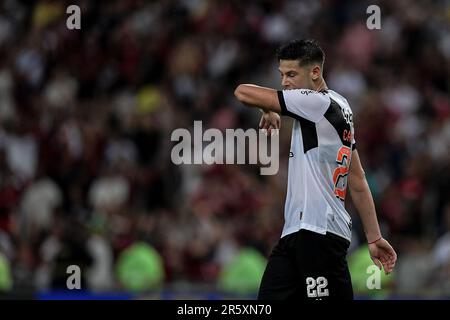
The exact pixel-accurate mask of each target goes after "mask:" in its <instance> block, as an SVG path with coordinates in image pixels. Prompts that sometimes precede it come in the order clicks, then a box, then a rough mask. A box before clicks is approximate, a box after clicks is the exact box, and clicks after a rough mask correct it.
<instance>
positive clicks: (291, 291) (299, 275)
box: [234, 40, 397, 300]
mask: <svg viewBox="0 0 450 320" xmlns="http://www.w3.org/2000/svg"><path fill="white" fill-rule="evenodd" d="M277 54H278V61H279V71H280V75H281V79H282V80H281V84H282V86H283V90H280V91H277V90H275V89H270V88H265V87H260V86H257V85H252V84H241V85H239V86H238V87H237V88H236V90H235V92H234V94H235V96H236V98H237V99H238V100H239V101H241V102H242V103H243V104H244V105H246V106H249V107H256V108H260V109H261V110H262V111H263V116H262V119H261V122H260V127H261V128H264V129H277V128H279V126H280V117H279V115H278V114H281V115H286V116H290V117H292V118H293V119H294V123H293V128H292V137H291V150H290V154H289V157H290V158H289V167H288V170H289V175H288V185H287V195H286V202H285V210H284V219H285V224H284V227H283V231H282V234H281V239H280V240H279V242H278V244H277V245H276V246H275V248H274V249H273V251H272V253H271V255H270V257H269V261H268V264H267V266H266V270H265V272H264V275H263V278H262V281H261V285H260V289H259V293H258V299H271V300H274V299H296V300H298V299H315V300H317V299H353V288H352V283H351V278H350V272H349V270H348V265H347V260H346V256H347V250H348V247H349V245H350V240H351V228H352V222H351V218H350V215H349V214H348V212H347V211H346V209H345V196H346V193H347V184H348V189H349V190H350V192H351V196H352V199H353V203H354V205H355V207H356V209H357V211H358V213H359V215H360V218H361V221H362V224H363V227H364V231H365V235H366V238H367V242H368V247H369V253H370V256H371V258H372V260H373V261H374V263H375V264H376V265H377V266H378V267H379V268H380V269H381V268H384V271H385V273H386V274H388V273H390V272H391V271H392V270H393V268H394V265H395V262H396V260H397V255H396V253H395V251H394V249H393V248H392V247H391V245H390V244H389V243H388V242H387V241H386V240H385V239H384V238H383V237H382V235H381V232H380V228H379V225H378V221H377V216H376V211H375V206H374V202H373V199H372V195H371V192H370V189H369V186H368V184H367V181H366V178H365V175H364V170H363V168H362V166H361V162H360V160H359V156H358V151H357V149H356V144H355V134H354V127H353V115H352V110H351V109H350V106H349V104H348V102H347V100H346V99H345V98H344V97H342V96H341V95H340V94H338V93H337V92H335V91H333V90H331V89H328V88H327V85H326V83H325V80H324V78H323V74H322V71H323V64H324V60H325V55H324V52H323V50H322V49H321V48H320V46H319V45H318V43H317V42H316V41H314V40H294V41H291V42H290V43H288V44H286V45H284V46H282V47H281V48H279V49H278V51H277Z"/></svg>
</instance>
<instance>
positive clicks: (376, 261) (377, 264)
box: [371, 257, 383, 270]
mask: <svg viewBox="0 0 450 320" xmlns="http://www.w3.org/2000/svg"><path fill="white" fill-rule="evenodd" d="M371 258H372V261H373V263H374V264H375V265H376V266H377V267H378V269H380V270H381V269H382V268H383V264H382V263H381V261H380V260H379V259H378V258H376V257H371Z"/></svg>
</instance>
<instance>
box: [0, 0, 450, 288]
mask: <svg viewBox="0 0 450 320" xmlns="http://www.w3.org/2000/svg"><path fill="white" fill-rule="evenodd" d="M75 3H76V4H78V5H79V6H80V8H81V30H69V29H68V28H67V26H66V19H67V18H68V17H69V15H70V14H68V13H66V8H67V7H68V6H69V5H70V4H73V3H72V1H58V0H35V1H19V0H2V1H0V262H1V261H4V263H5V265H9V269H10V273H11V279H10V280H11V281H9V282H8V281H6V282H4V283H5V284H4V285H3V290H44V289H50V288H60V287H64V286H65V284H66V280H65V279H66V277H67V274H66V266H67V265H68V264H76V265H79V266H81V268H82V270H86V272H83V281H84V282H83V285H85V286H87V287H88V288H89V289H92V290H119V289H121V288H123V286H124V284H123V283H122V281H121V279H120V278H119V277H118V273H117V272H116V264H117V261H118V257H120V255H121V253H123V251H124V250H126V248H129V247H130V246H131V245H132V244H135V243H146V244H148V245H149V246H151V247H152V248H154V249H155V250H156V252H158V253H159V255H160V256H161V259H162V264H163V268H164V282H163V284H164V285H171V284H177V283H188V284H189V283H193V284H196V283H197V284H198V283H200V284H211V285H214V284H215V283H216V282H217V280H218V277H219V275H220V273H221V271H222V270H223V268H224V266H225V265H226V264H227V263H229V262H230V261H231V260H232V259H233V257H234V256H236V254H237V253H238V252H239V250H240V249H241V248H253V249H255V250H257V251H258V252H259V253H260V254H261V255H262V256H266V257H267V256H268V254H269V253H270V250H271V248H272V247H273V245H274V244H275V243H276V242H277V240H278V238H279V236H280V232H281V228H282V225H283V208H284V197H285V190H286V181H287V180H286V179H287V159H288V153H289V145H290V130H289V129H290V126H291V121H292V120H291V119H289V118H283V119H282V130H281V135H280V139H281V140H280V171H279V173H278V175H274V176H261V175H260V174H259V168H258V167H257V166H256V165H211V166H208V165H180V166H176V165H174V164H173V163H172V161H171V158H170V153H171V149H172V147H173V145H174V142H172V141H171V139H170V137H171V133H172V131H173V130H174V129H176V128H187V129H192V127H193V122H194V120H202V121H203V128H204V129H206V128H218V129H220V130H225V129H226V128H243V129H247V128H256V127H257V125H258V122H259V116H260V114H259V112H258V111H255V110H248V109H246V108H245V107H243V106H241V105H240V104H239V103H238V102H237V101H236V100H235V99H234V96H233V91H234V88H235V87H236V85H237V84H239V83H243V82H251V83H258V84H261V85H266V86H271V87H274V88H280V78H279V74H278V71H277V61H276V56H275V49H276V48H277V47H278V46H279V45H280V44H282V43H284V42H286V41H289V40H290V39H293V38H304V37H306V38H315V39H317V40H318V41H319V42H320V43H321V45H322V46H323V49H324V50H325V53H326V60H325V70H324V72H325V80H326V81H327V84H328V87H330V88H331V89H333V90H335V91H337V92H339V93H341V94H342V95H344V96H346V97H347V99H348V100H349V102H350V105H351V107H352V109H353V112H354V120H355V126H356V129H355V138H356V141H357V148H358V150H359V154H360V157H361V159H362V162H363V165H364V167H365V171H366V175H367V178H368V181H369V184H370V187H371V190H372V192H373V196H374V199H375V203H376V207H377V212H378V217H379V221H380V224H381V226H382V231H383V234H384V235H385V237H386V238H388V239H389V240H390V241H391V243H392V244H393V245H394V247H395V248H396V250H397V253H398V255H399V262H398V268H397V270H396V272H395V274H394V276H395V281H394V286H393V289H392V290H393V291H392V292H393V293H396V294H404V295H405V294H413V295H427V294H428V295H432V294H437V295H442V296H445V295H447V296H450V152H449V148H450V97H449V95H448V93H449V89H450V64H449V63H448V61H449V60H450V31H449V28H450V2H449V1H448V0H439V1H433V2H430V1H406V0H401V1H375V2H374V3H366V2H364V1H337V0H336V1H333V0H322V1H301V0H289V1H288V0H284V1H268V0H266V1H235V0H231V1H230V0H227V1H225V0H215V1H214V0H213V1H207V0H169V1H144V0H114V1H87V0H84V1H75ZM369 4H378V5H379V6H380V8H381V29H380V30H369V29H368V28H367V27H366V20H367V18H368V14H367V13H366V9H367V6H368V5H369ZM348 210H349V212H351V214H352V217H353V221H354V223H353V225H354V232H353V234H354V239H353V241H352V246H351V251H352V250H355V249H357V248H358V247H359V246H360V245H362V244H364V242H365V238H364V233H363V230H362V227H361V224H360V223H359V221H358V217H357V215H356V212H355V210H354V208H353V206H352V204H351V200H350V199H349V201H348ZM350 253H351V252H350ZM0 269H1V268H0ZM1 283H2V282H1V281H0V284H1ZM0 291H1V289H0Z"/></svg>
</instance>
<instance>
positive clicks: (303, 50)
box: [277, 39, 325, 67]
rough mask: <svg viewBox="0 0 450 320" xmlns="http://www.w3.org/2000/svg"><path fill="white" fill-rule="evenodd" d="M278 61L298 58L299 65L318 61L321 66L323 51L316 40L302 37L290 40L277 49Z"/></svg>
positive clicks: (323, 59)
mask: <svg viewBox="0 0 450 320" xmlns="http://www.w3.org/2000/svg"><path fill="white" fill-rule="evenodd" d="M277 57H278V61H280V60H298V61H299V65H300V66H301V67H303V66H306V65H309V64H312V63H319V64H320V65H321V66H323V62H324V61H325V53H324V52H323V50H322V48H321V47H320V45H319V43H318V42H317V41H316V40H312V39H302V40H297V39H296V40H292V41H290V42H289V43H287V44H285V45H282V46H281V47H279V48H278V49H277Z"/></svg>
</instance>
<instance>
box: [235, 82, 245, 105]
mask: <svg viewBox="0 0 450 320" xmlns="http://www.w3.org/2000/svg"><path fill="white" fill-rule="evenodd" d="M234 96H235V97H236V99H238V100H239V101H240V102H242V103H245V102H246V94H245V85H243V84H240V85H238V86H237V88H236V89H235V90H234Z"/></svg>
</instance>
